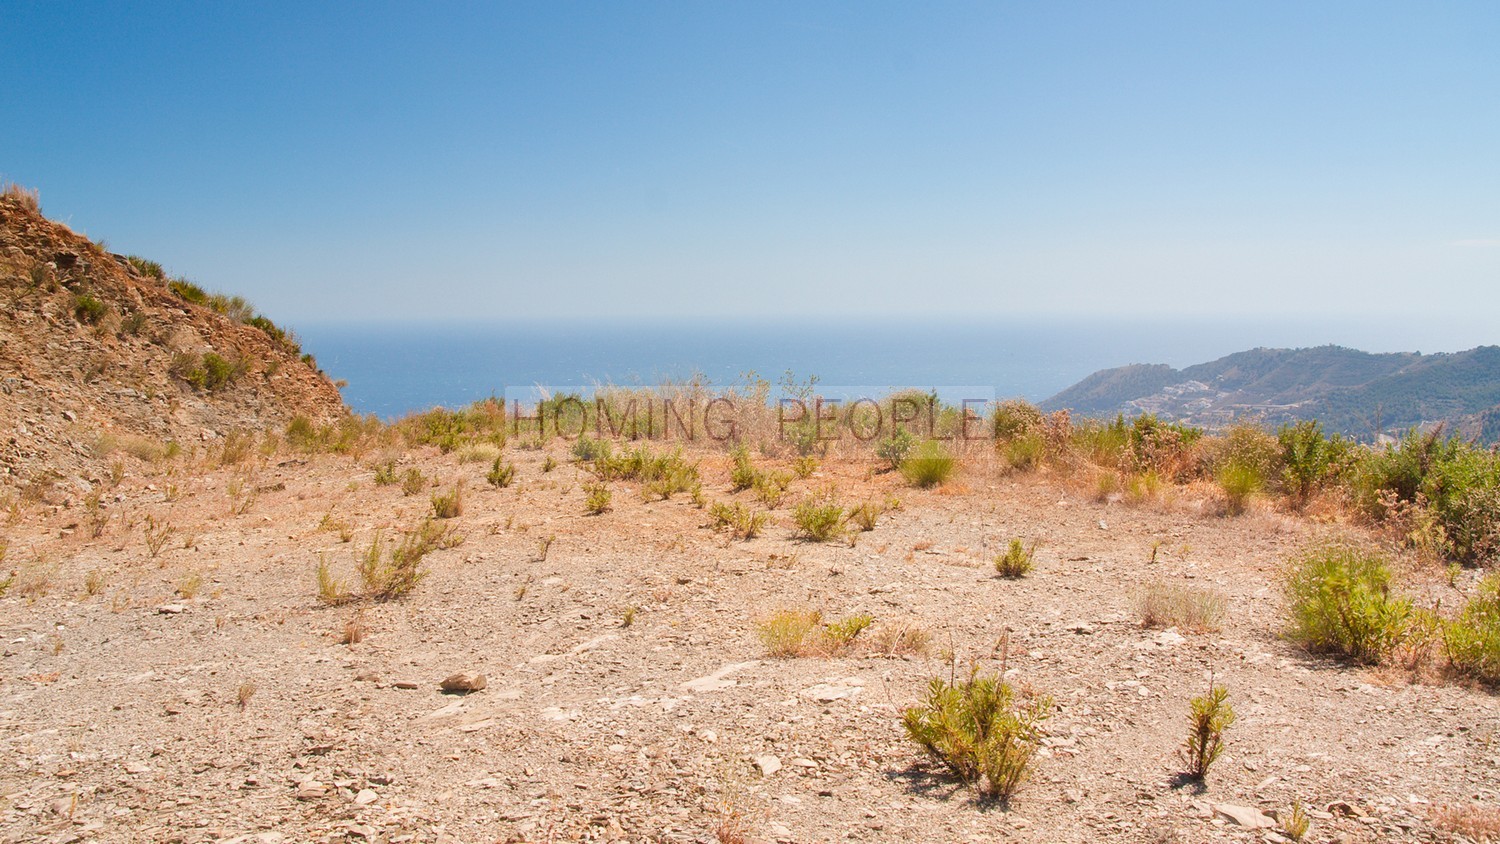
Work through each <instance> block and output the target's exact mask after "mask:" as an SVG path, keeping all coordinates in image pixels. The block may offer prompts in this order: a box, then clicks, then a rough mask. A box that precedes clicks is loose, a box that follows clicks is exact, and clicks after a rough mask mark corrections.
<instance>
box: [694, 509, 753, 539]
mask: <svg viewBox="0 0 1500 844" xmlns="http://www.w3.org/2000/svg"><path fill="white" fill-rule="evenodd" d="M708 516H709V518H710V519H712V520H713V525H714V527H715V528H716V529H724V530H728V531H730V534H731V535H732V536H734V537H735V538H737V539H754V538H755V537H757V536H759V535H760V532H761V529H762V528H764V527H765V524H766V514H765V513H757V512H754V511H752V510H751V509H750V508H749V507H746V506H745V505H743V504H740V503H739V502H735V503H733V504H725V503H723V502H722V501H715V502H714V503H713V504H711V505H709V507H708Z"/></svg>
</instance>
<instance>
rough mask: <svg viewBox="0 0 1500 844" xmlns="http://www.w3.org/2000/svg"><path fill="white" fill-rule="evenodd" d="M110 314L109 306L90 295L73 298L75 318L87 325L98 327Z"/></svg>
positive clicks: (82, 294)
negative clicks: (106, 315)
mask: <svg viewBox="0 0 1500 844" xmlns="http://www.w3.org/2000/svg"><path fill="white" fill-rule="evenodd" d="M108 313H109V306H108V305H106V304H104V303H103V302H101V301H99V299H98V297H96V296H94V295H93V294H90V293H79V294H78V295H76V296H74V297H73V318H74V319H77V320H78V321H79V322H82V323H85V324H87V325H98V324H99V322H100V321H101V320H103V319H104V316H105V314H108Z"/></svg>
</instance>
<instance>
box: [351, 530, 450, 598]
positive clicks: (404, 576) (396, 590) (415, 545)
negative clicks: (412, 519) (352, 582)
mask: <svg viewBox="0 0 1500 844" xmlns="http://www.w3.org/2000/svg"><path fill="white" fill-rule="evenodd" d="M451 541H452V537H451V535H450V534H449V533H448V531H447V530H446V529H445V528H443V527H442V526H440V525H438V523H437V522H434V521H431V520H427V521H423V522H422V523H421V524H419V525H417V526H416V527H415V528H412V529H411V530H408V531H406V532H405V533H404V534H402V536H401V539H400V540H399V541H397V542H395V543H392V544H389V545H388V544H387V543H386V542H384V541H383V538H382V536H381V532H380V531H378V530H377V531H375V535H374V537H372V538H371V539H370V544H369V546H367V547H366V549H365V552H364V554H362V555H361V557H360V560H359V577H360V581H361V582H362V583H363V584H364V587H365V593H366V594H367V595H368V596H369V597H371V598H373V599H374V600H377V601H389V600H394V599H396V598H401V597H404V596H405V595H407V594H409V593H410V592H411V591H412V590H413V589H415V588H416V586H417V584H418V583H419V582H421V580H422V578H423V576H424V575H425V574H426V572H425V571H424V570H423V568H422V558H423V557H426V556H427V555H428V554H429V553H431V552H433V551H435V550H437V549H438V548H441V547H445V546H446V545H447V544H448V543H450V542H451Z"/></svg>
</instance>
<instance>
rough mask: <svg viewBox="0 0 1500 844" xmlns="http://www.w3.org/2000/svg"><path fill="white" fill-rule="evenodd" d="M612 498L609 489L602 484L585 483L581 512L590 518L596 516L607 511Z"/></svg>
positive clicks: (598, 482)
mask: <svg viewBox="0 0 1500 844" xmlns="http://www.w3.org/2000/svg"><path fill="white" fill-rule="evenodd" d="M612 497H613V496H612V495H611V493H610V491H609V487H608V486H607V485H605V484H604V483H603V482H600V481H595V482H593V483H586V484H584V485H583V510H584V512H585V513H588V514H589V515H590V516H597V515H599V514H600V513H603V512H605V511H606V510H608V509H609V502H610V499H611V498H612Z"/></svg>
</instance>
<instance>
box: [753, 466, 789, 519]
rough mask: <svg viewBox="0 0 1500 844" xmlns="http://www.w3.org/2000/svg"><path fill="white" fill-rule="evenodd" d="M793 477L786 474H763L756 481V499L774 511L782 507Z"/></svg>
mask: <svg viewBox="0 0 1500 844" xmlns="http://www.w3.org/2000/svg"><path fill="white" fill-rule="evenodd" d="M791 484H792V476H791V475H789V474H787V473H785V472H762V473H760V475H759V476H758V477H757V478H756V479H755V497H756V499H757V500H759V501H760V503H762V504H764V505H766V506H767V507H769V508H770V509H772V510H775V509H776V508H777V507H780V506H781V502H782V499H784V498H785V497H786V490H787V487H789V486H791Z"/></svg>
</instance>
